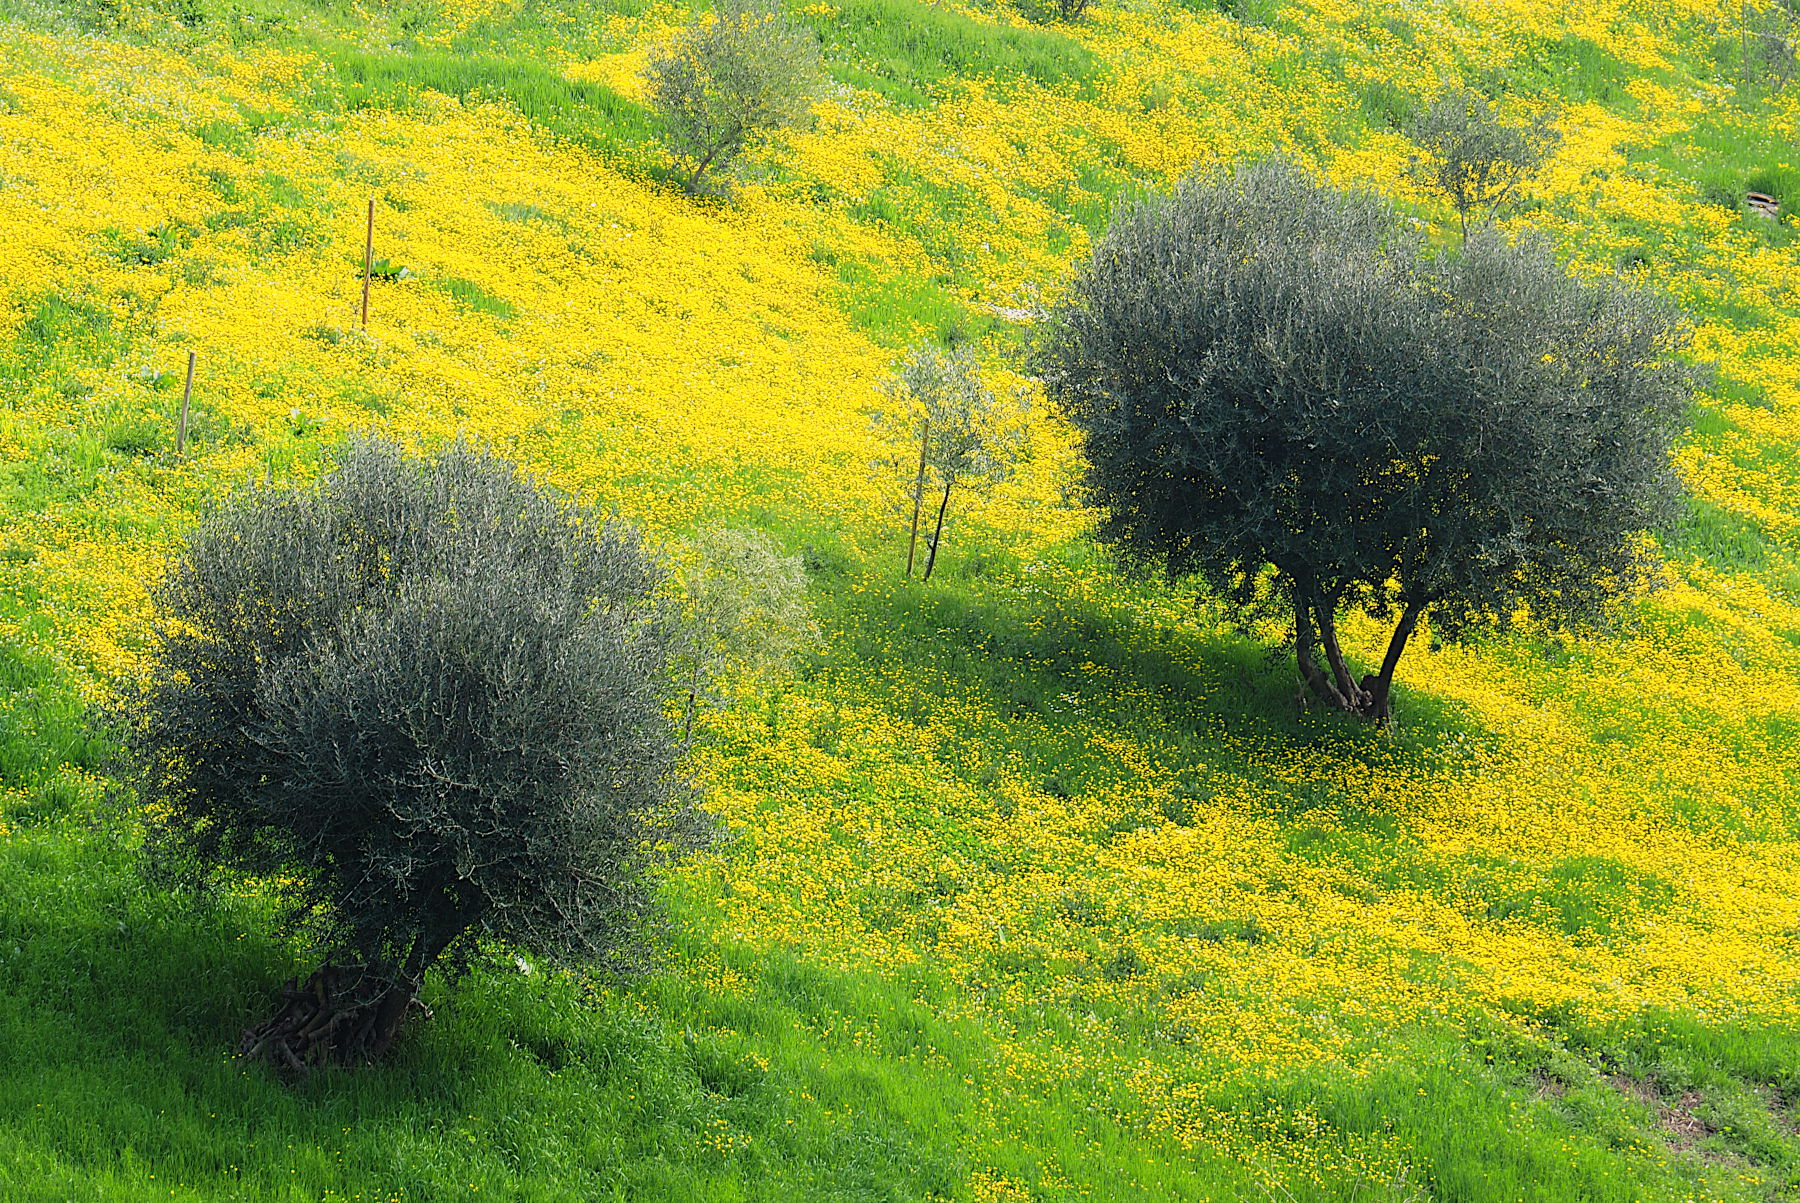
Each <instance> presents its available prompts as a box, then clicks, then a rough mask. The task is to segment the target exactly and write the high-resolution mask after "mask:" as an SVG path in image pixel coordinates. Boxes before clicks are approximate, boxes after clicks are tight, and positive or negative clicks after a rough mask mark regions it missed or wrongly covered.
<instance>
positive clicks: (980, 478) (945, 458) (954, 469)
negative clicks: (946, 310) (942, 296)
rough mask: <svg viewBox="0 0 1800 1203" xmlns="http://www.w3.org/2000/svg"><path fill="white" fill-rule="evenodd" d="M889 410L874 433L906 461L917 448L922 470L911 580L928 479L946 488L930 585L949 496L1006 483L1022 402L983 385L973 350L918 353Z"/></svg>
mask: <svg viewBox="0 0 1800 1203" xmlns="http://www.w3.org/2000/svg"><path fill="white" fill-rule="evenodd" d="M887 391H888V397H889V400H890V403H891V405H890V408H888V409H885V410H882V411H880V412H878V413H877V414H876V415H875V425H876V427H877V429H878V430H880V431H882V432H883V433H884V434H885V435H886V436H887V437H888V439H889V440H890V441H891V442H892V443H893V445H894V446H895V447H896V449H897V450H899V451H901V452H902V453H904V452H905V449H908V448H917V449H918V450H917V455H918V467H917V470H916V472H914V473H913V482H912V486H913V487H912V493H911V501H912V533H911V536H910V538H909V540H908V542H907V548H906V575H908V576H911V575H912V570H913V561H914V557H915V553H916V552H917V550H918V542H919V519H920V516H921V514H922V512H923V509H924V505H925V497H926V485H927V481H928V479H929V480H930V482H931V484H932V485H933V488H932V490H931V491H932V492H933V493H936V491H937V489H936V486H937V485H939V484H941V485H942V486H943V494H942V496H941V497H939V498H938V499H937V520H936V524H935V526H934V527H933V529H932V533H931V542H930V543H929V545H928V550H927V553H926V557H925V573H924V577H925V579H926V580H930V579H931V573H932V570H933V569H934V568H935V567H936V566H937V554H938V545H939V543H940V542H942V540H943V536H944V516H945V514H946V513H948V512H949V509H950V495H951V493H952V491H953V490H954V489H955V488H956V487H957V486H958V485H961V486H963V487H965V488H970V489H976V490H980V489H984V488H987V487H990V486H992V485H994V484H997V483H999V482H1000V481H1002V480H1005V479H1006V478H1007V477H1008V476H1009V475H1011V474H1012V469H1013V465H1014V464H1015V463H1016V462H1017V460H1018V458H1019V456H1020V455H1021V454H1022V453H1023V451H1024V448H1025V438H1026V434H1025V424H1024V417H1025V412H1026V406H1025V401H1024V396H1023V394H1020V395H1019V396H1018V397H1017V398H1016V399H1014V400H1011V401H1002V400H1000V399H998V398H996V397H995V395H994V393H993V391H992V390H991V389H989V388H988V387H987V385H986V384H984V383H982V379H981V370H980V366H979V363H978V361H977V360H976V357H975V352H974V349H973V348H972V347H969V346H967V345H964V346H960V347H958V348H956V349H955V350H954V351H951V352H948V353H946V352H943V351H939V350H938V349H937V348H935V347H931V346H921V347H917V348H914V350H913V351H912V352H911V353H910V354H909V355H908V356H907V357H906V359H905V361H904V362H902V363H901V365H900V367H899V370H898V372H897V373H896V374H895V377H894V379H893V380H892V381H890V382H889V385H888V390H887Z"/></svg>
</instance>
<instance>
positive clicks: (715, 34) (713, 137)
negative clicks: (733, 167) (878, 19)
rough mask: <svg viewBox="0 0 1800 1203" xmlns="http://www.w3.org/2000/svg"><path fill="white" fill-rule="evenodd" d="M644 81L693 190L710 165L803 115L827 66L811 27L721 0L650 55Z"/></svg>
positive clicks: (745, 2) (753, 2)
mask: <svg viewBox="0 0 1800 1203" xmlns="http://www.w3.org/2000/svg"><path fill="white" fill-rule="evenodd" d="M644 79H645V82H646V83H647V84H648V86H649V90H650V103H651V105H652V106H653V107H654V108H655V109H656V111H657V112H658V113H659V114H660V115H661V116H662V119H663V123H664V127H665V131H666V135H667V137H668V141H669V149H670V151H671V153H673V155H674V156H675V160H676V162H677V163H679V164H680V165H681V166H682V168H683V169H684V170H686V172H687V178H686V180H685V181H684V182H683V184H682V187H683V188H684V189H685V190H686V191H687V192H688V193H690V194H692V193H694V192H697V191H698V190H699V189H700V187H701V181H702V179H703V178H704V177H705V176H706V174H707V172H708V171H711V170H715V169H722V168H724V167H726V166H728V165H729V164H731V163H732V162H733V161H734V160H735V159H736V158H737V157H738V156H739V155H740V154H742V153H743V152H744V151H745V150H746V149H748V148H749V147H751V146H753V145H755V144H756V143H757V142H759V141H761V140H763V139H764V138H766V137H767V136H768V135H769V134H770V133H771V132H773V131H774V130H778V129H783V128H785V127H787V126H792V125H798V124H800V123H801V122H803V121H805V120H806V119H807V118H808V117H809V116H810V115H811V113H812V100H813V97H814V96H815V95H817V93H818V91H819V89H820V88H821V87H822V86H823V83H824V80H825V65H824V59H823V58H822V57H821V55H820V53H819V44H818V40H817V39H816V38H815V37H814V36H813V33H812V31H811V30H809V29H807V28H806V27H805V26H802V25H798V24H796V23H794V22H792V21H790V20H789V19H788V18H787V17H786V16H784V15H783V14H782V12H781V10H780V9H779V8H778V7H775V6H774V5H772V4H770V5H768V6H765V5H764V4H763V3H761V2H760V0H725V2H722V3H720V4H719V5H718V6H717V11H716V12H715V14H714V16H713V17H712V19H710V20H708V21H703V22H701V23H699V24H697V25H693V26H690V27H689V28H687V29H685V30H683V31H682V32H681V33H680V34H678V35H677V36H676V38H675V40H674V41H673V42H671V43H670V44H669V45H668V46H665V47H663V48H662V49H661V50H659V51H658V52H656V53H655V54H654V55H652V56H651V59H650V62H649V65H648V66H647V67H646V68H645V70H644Z"/></svg>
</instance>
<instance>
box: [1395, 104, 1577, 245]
mask: <svg viewBox="0 0 1800 1203" xmlns="http://www.w3.org/2000/svg"><path fill="white" fill-rule="evenodd" d="M1408 132H1409V133H1410V134H1411V135H1412V140H1413V141H1414V142H1416V143H1418V144H1419V147H1420V149H1422V150H1423V151H1424V152H1425V158H1424V161H1423V162H1422V163H1419V164H1418V170H1419V175H1420V177H1421V179H1422V180H1423V181H1424V182H1425V183H1426V184H1427V185H1428V186H1430V187H1432V188H1435V189H1436V190H1437V191H1439V192H1441V193H1442V194H1443V195H1444V197H1445V199H1447V200H1448V201H1449V202H1450V203H1451V204H1452V205H1453V206H1455V208H1456V216H1457V220H1458V221H1459V222H1460V223H1461V226H1462V232H1463V237H1464V238H1467V237H1468V234H1469V215H1470V214H1471V213H1474V212H1477V211H1478V210H1482V209H1486V210H1489V211H1492V210H1493V209H1495V208H1497V207H1498V206H1499V205H1501V204H1502V203H1504V202H1505V201H1506V199H1507V198H1508V197H1509V196H1511V195H1512V192H1513V190H1514V189H1515V188H1517V187H1518V186H1519V184H1520V183H1522V182H1523V181H1524V180H1525V179H1526V178H1528V177H1529V176H1531V175H1532V174H1533V173H1534V172H1536V171H1537V170H1538V168H1540V167H1542V166H1543V165H1544V163H1545V161H1546V160H1547V159H1549V157H1550V155H1551V153H1552V152H1554V151H1555V150H1556V148H1557V146H1558V145H1559V144H1560V143H1561V142H1562V135H1561V134H1559V133H1558V132H1557V131H1556V130H1555V129H1554V128H1552V127H1551V125H1550V122H1549V118H1548V116H1547V115H1546V114H1544V113H1539V114H1537V115H1536V116H1535V117H1533V118H1532V119H1531V120H1530V121H1528V122H1526V123H1524V124H1522V125H1517V124H1508V123H1507V122H1504V121H1502V120H1501V119H1500V115H1499V113H1497V112H1496V111H1495V109H1494V106H1493V104H1492V102H1490V101H1489V100H1488V99H1487V98H1486V97H1484V96H1482V95H1481V94H1480V93H1478V92H1471V91H1469V90H1468V89H1466V88H1456V89H1452V90H1450V91H1448V92H1445V93H1444V94H1443V95H1441V96H1439V97H1438V98H1437V99H1436V100H1434V101H1432V102H1431V104H1430V105H1429V106H1427V107H1426V109H1425V111H1424V112H1423V113H1421V114H1419V116H1418V117H1417V118H1416V119H1415V120H1414V121H1413V123H1412V125H1411V128H1410V129H1409V130H1408Z"/></svg>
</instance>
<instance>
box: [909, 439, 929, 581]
mask: <svg viewBox="0 0 1800 1203" xmlns="http://www.w3.org/2000/svg"><path fill="white" fill-rule="evenodd" d="M930 446H931V419H930V418H926V419H925V429H924V431H923V433H921V434H920V436H919V475H918V476H917V477H916V478H915V479H914V480H913V521H912V539H911V540H910V541H909V542H908V543H907V545H906V575H907V576H911V575H912V569H913V553H915V552H917V551H918V550H919V507H920V506H921V505H923V504H924V501H925V451H926V448H928V447H930Z"/></svg>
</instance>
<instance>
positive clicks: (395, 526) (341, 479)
mask: <svg viewBox="0 0 1800 1203" xmlns="http://www.w3.org/2000/svg"><path fill="white" fill-rule="evenodd" d="M661 579H662V573H661V570H660V568H659V567H658V565H657V563H656V562H655V560H654V559H653V558H652V557H651V556H650V555H649V554H647V553H646V551H645V550H644V548H643V547H642V546H641V544H640V542H639V540H638V537H637V535H636V534H635V533H634V532H633V531H632V530H631V529H630V528H628V527H626V526H623V525H621V524H620V523H618V522H616V521H612V520H608V519H606V518H604V517H602V516H601V515H599V514H596V513H594V512H593V511H591V510H589V509H587V508H586V507H584V506H581V505H579V504H577V503H575V502H573V501H571V500H569V499H567V498H564V497H560V496H557V495H555V494H552V493H549V492H547V491H545V490H544V489H541V488H539V487H538V486H537V485H535V484H533V483H532V482H531V481H530V480H528V479H527V478H525V477H524V476H523V475H521V474H520V473H519V472H518V471H517V470H516V469H514V468H513V467H512V466H511V465H509V464H507V463H506V462H505V461H503V460H500V459H498V458H496V457H494V456H492V455H490V454H488V453H486V452H483V451H480V450H476V449H472V448H469V447H466V446H458V447H453V448H451V449H450V450H448V451H446V452H444V453H443V454H442V455H440V456H438V457H436V458H434V459H417V458H414V457H411V456H409V455H406V454H404V453H403V452H401V451H400V450H399V449H398V448H396V447H394V446H392V445H389V444H386V443H381V442H373V441H365V442H355V443H352V444H351V445H350V446H349V447H348V449H347V450H345V451H344V452H343V453H342V455H341V456H340V458H339V460H338V462H337V464H336V466H335V468H334V469H333V470H332V471H331V472H330V473H328V474H327V475H326V476H325V477H324V478H323V479H322V480H321V481H320V482H319V483H318V484H316V485H314V486H311V487H302V488H273V489H271V488H264V489H258V490H252V491H250V492H248V493H246V494H244V495H242V496H240V497H238V498H237V499H235V500H234V501H232V502H230V503H228V504H226V505H225V506H223V507H221V508H220V509H218V510H216V511H215V512H214V513H212V514H211V515H209V516H208V517H207V518H206V519H205V520H203V521H202V522H201V523H200V524H199V526H198V527H197V528H196V529H195V531H194V532H193V534H192V535H191V536H190V537H189V539H188V540H187V542H186V544H185V546H183V547H182V548H181V549H180V550H179V552H178V553H177V555H176V556H175V558H174V560H173V562H172V564H171V566H170V571H169V574H168V577H167V579H166V580H165V581H163V583H162V584H161V586H160V587H159V588H158V590H157V592H156V604H157V611H158V617H159V622H158V625H157V628H156V631H155V638H154V640H153V642H152V645H151V652H150V658H149V666H148V672H147V673H146V675H145V677H144V680H143V681H142V683H141V684H140V686H139V687H138V688H137V689H136V691H135V692H134V693H132V694H131V695H130V696H129V697H128V698H127V699H126V700H125V702H124V703H123V704H122V706H121V716H120V717H121V725H122V728H123V730H122V734H123V743H124V746H125V749H126V755H127V758H128V762H129V763H128V768H129V769H130V770H131V775H132V776H133V777H134V778H135V781H136V784H137V787H138V790H139V793H140V796H141V797H142V798H143V800H144V801H145V802H146V803H148V804H149V806H148V810H147V814H148V816H149V820H150V825H151V835H152V838H153V840H154V841H155V842H156V843H157V844H158V845H160V846H161V848H162V849H163V850H164V852H165V854H166V855H168V856H170V857H171V858H172V861H171V863H172V864H174V865H175V866H177V867H184V868H185V869H186V871H187V872H190V873H192V874H193V875H195V876H197V877H200V878H205V877H207V876H209V875H212V874H214V873H217V872H220V871H225V872H229V873H235V874H250V875H255V876H258V877H261V878H263V880H264V881H265V883H266V884H267V888H271V889H276V890H279V891H282V892H285V893H286V894H287V895H288V896H289V899H290V901H291V902H293V903H294V904H295V908H296V914H301V915H306V916H309V917H310V918H311V920H312V921H313V923H314V924H315V925H316V926H317V928H318V930H319V932H320V934H321V935H322V937H323V939H324V943H325V945H326V948H327V952H328V957H329V962H330V963H328V965H327V967H326V968H325V969H323V970H321V972H320V974H318V975H315V978H314V980H313V981H312V982H310V983H308V985H307V987H306V988H304V989H298V990H295V989H290V992H289V996H288V1002H287V1005H286V1006H285V1007H284V1008H283V1009H282V1011H281V1012H280V1013H279V1014H278V1015H277V1016H276V1017H275V1018H274V1019H272V1020H271V1021H270V1022H269V1023H268V1024H265V1025H263V1026H262V1027H260V1028H256V1029H252V1031H251V1032H250V1033H247V1034H246V1046H245V1047H246V1051H255V1052H260V1053H264V1054H266V1055H268V1056H270V1057H272V1058H273V1059H275V1060H276V1061H277V1062H278V1063H283V1064H288V1065H290V1066H291V1067H295V1068H298V1067H300V1066H301V1065H302V1063H303V1062H306V1061H311V1060H337V1061H356V1060H367V1059H373V1058H375V1057H378V1056H380V1055H381V1053H382V1052H383V1051H385V1050H386V1048H387V1047H388V1045H389V1044H390V1042H391V1041H392V1039H393V1037H394V1035H395V1033H396V1032H397V1031H398V1029H399V1026H400V1024H401V1021H402V1020H403V1019H404V1017H405V1015H406V1013H407V1010H408V1009H409V1007H411V1006H412V1005H413V1002H414V999H415V997H416V995H417V992H418V988H419V984H420V981H421V979H422V977H423V975H424V974H425V972H426V970H428V969H430V968H431V967H432V966H433V965H434V964H436V963H438V961H439V959H440V958H441V957H444V956H445V955H446V954H450V955H451V958H452V960H460V959H462V957H463V956H465V955H466V954H467V953H468V952H469V951H470V950H471V948H472V947H473V941H474V940H475V939H476V938H477V937H480V936H484V935H485V936H488V937H492V938H494V939H498V940H502V941H506V942H508V943H510V944H515V945H519V946H522V947H525V948H527V949H531V950H534V951H536V952H539V953H542V954H546V955H552V956H555V955H563V956H568V957H576V958H580V959H582V960H584V961H588V962H593V961H600V962H611V963H614V964H618V963H621V962H623V961H626V960H628V959H629V958H630V956H631V954H632V952H633V951H634V950H635V948H636V947H637V945H638V938H639V936H640V935H641V932H642V929H643V925H644V923H645V921H646V919H647V918H649V917H650V915H651V913H652V911H653V906H652V899H651V894H650V889H649V882H648V880H647V879H646V876H645V874H646V870H647V869H648V867H649V866H650V864H651V863H652V862H653V861H654V860H656V859H657V858H658V857H659V856H661V855H663V854H666V853H672V852H678V851H680V850H682V849H683V848H687V847H690V846H692V845H693V844H694V843H695V842H696V840H698V839H699V838H700V837H701V836H702V835H703V834H704V832H705V825H704V823H703V822H702V821H701V820H700V817H699V812H698V811H697V810H696V809H695V808H694V806H693V803H692V798H691V792H690V790H689V789H688V788H687V787H686V786H685V785H684V783H683V780H682V778H681V774H680V772H679V771H678V767H677V763H676V760H677V755H678V751H677V745H676V742H675V739H674V736H673V730H672V724H671V722H670V718H669V715H668V713H667V708H666V702H667V701H668V700H669V697H670V695H671V693H672V692H673V683H672V681H671V679H670V676H669V672H668V664H667V662H668V658H669V653H670V648H671V644H672V631H671V627H670V624H669V622H668V621H667V615H666V613H665V608H664V606H663V604H662V603H661V601H660V600H659V597H658V587H659V584H660V582H661Z"/></svg>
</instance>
